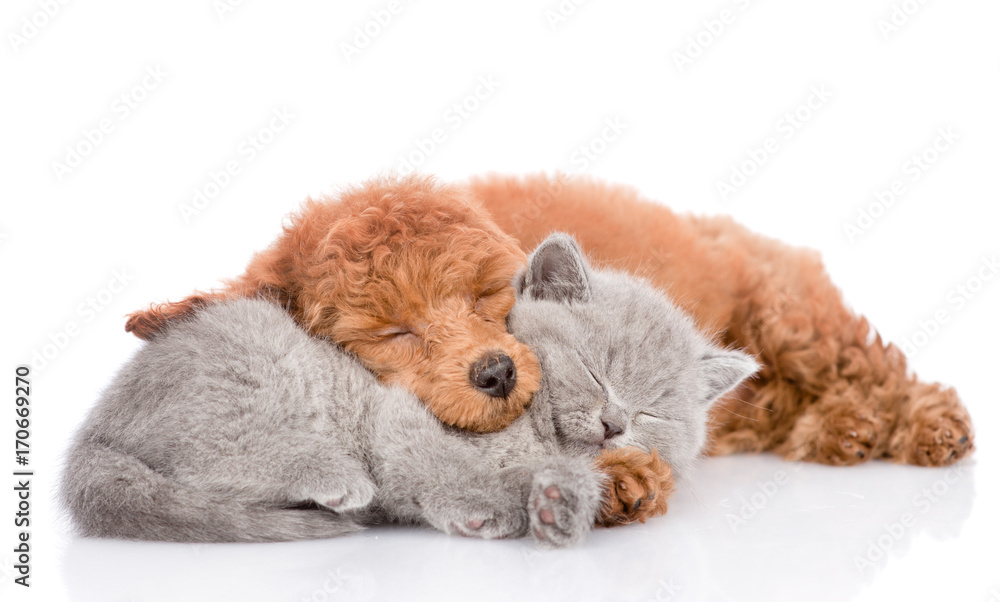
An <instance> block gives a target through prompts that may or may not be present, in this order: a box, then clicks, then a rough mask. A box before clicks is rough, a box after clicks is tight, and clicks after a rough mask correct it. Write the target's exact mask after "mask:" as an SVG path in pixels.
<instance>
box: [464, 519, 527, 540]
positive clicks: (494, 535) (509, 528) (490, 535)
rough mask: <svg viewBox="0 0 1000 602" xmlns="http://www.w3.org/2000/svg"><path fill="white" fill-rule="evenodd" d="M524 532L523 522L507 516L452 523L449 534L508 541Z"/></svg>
mask: <svg viewBox="0 0 1000 602" xmlns="http://www.w3.org/2000/svg"><path fill="white" fill-rule="evenodd" d="M522 531H523V526H522V523H521V521H518V520H517V519H516V518H514V517H511V516H505V515H494V514H491V515H482V516H480V515H475V516H469V517H465V518H463V519H461V520H455V521H452V522H451V524H450V525H449V528H448V529H446V532H447V533H450V534H455V535H461V536H463V537H479V538H482V539H507V538H508V537H517V535H518V534H519V533H520V532H522Z"/></svg>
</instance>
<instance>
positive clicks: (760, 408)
mask: <svg viewBox="0 0 1000 602" xmlns="http://www.w3.org/2000/svg"><path fill="white" fill-rule="evenodd" d="M736 401H738V402H740V403H745V404H746V405H748V406H750V407H751V408H757V409H758V410H764V411H765V412H771V413H772V414H773V413H774V410H772V409H771V408H765V407H764V406H759V405H757V404H755V403H750V402H749V401H743V400H742V399H740V398H739V397H737V398H736Z"/></svg>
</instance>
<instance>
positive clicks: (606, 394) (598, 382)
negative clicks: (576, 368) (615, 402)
mask: <svg viewBox="0 0 1000 602" xmlns="http://www.w3.org/2000/svg"><path fill="white" fill-rule="evenodd" d="M580 363H581V364H583V367H584V368H585V369H586V370H587V374H589V375H590V378H592V379H593V381H594V384H596V385H597V386H598V387H600V388H601V394H602V395H604V401H607V400H608V389H607V387H605V386H604V383H602V382H601V379H599V378H597V375H595V374H594V371H593V370H591V369H590V366H588V365H587V364H586V363H584V362H583V360H580Z"/></svg>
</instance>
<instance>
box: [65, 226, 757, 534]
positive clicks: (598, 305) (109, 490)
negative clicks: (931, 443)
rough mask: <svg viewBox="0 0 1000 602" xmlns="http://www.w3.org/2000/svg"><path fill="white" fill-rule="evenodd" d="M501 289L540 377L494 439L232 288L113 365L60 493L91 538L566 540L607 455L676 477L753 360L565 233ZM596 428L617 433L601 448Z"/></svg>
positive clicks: (591, 500)
mask: <svg viewBox="0 0 1000 602" xmlns="http://www.w3.org/2000/svg"><path fill="white" fill-rule="evenodd" d="M515 287H516V289H517V292H518V300H517V303H516V305H515V307H514V310H513V311H512V312H511V314H510V316H509V317H508V325H509V328H510V330H511V332H512V333H513V334H514V335H515V336H517V337H518V338H520V339H521V340H522V341H525V342H526V343H528V344H529V345H531V346H532V347H533V349H534V350H535V352H536V353H537V355H538V357H539V360H540V361H541V364H542V374H543V377H542V384H541V388H540V390H539V391H538V393H537V394H536V395H535V397H534V400H533V403H532V406H531V408H530V409H529V411H528V412H527V413H526V414H525V415H524V416H522V417H520V418H519V419H517V420H516V421H515V422H514V423H513V424H512V425H511V426H510V427H509V428H507V429H506V430H504V431H502V432H498V433H489V434H474V433H468V432H464V431H460V430H457V429H454V428H452V427H448V426H445V425H443V424H441V423H440V422H439V421H438V420H437V419H436V418H434V416H433V415H432V414H431V413H430V412H429V411H428V410H427V409H426V408H425V407H424V405H423V404H422V403H421V402H420V401H419V400H418V399H416V398H415V397H414V396H413V395H412V394H410V393H408V392H407V391H405V390H403V389H401V388H399V387H388V386H384V385H381V384H379V383H378V382H377V381H376V379H375V377H374V376H373V375H372V374H371V373H369V372H368V371H367V370H366V369H365V368H364V367H362V366H361V364H360V363H358V362H357V361H356V360H355V359H354V358H353V357H352V356H350V355H349V354H347V353H346V352H344V351H342V350H341V349H340V348H338V347H336V346H334V345H331V344H330V343H329V342H326V341H322V340H318V339H315V338H312V337H310V336H308V335H307V334H306V333H305V332H304V331H303V330H302V329H301V328H299V327H298V325H296V323H295V322H294V321H293V320H292V319H291V318H290V317H289V316H288V315H287V313H286V312H285V311H283V310H282V309H281V308H280V307H277V306H275V305H272V304H270V303H268V302H266V301H262V300H238V301H232V302H226V303H221V304H218V305H213V306H209V307H206V308H204V309H203V310H201V311H200V312H199V313H198V314H196V315H195V316H194V317H192V318H191V319H189V320H187V321H184V322H180V323H178V324H175V325H173V326H172V327H171V328H169V329H168V330H167V331H165V332H164V333H162V334H161V335H159V336H158V337H157V338H156V339H155V340H153V341H152V342H151V343H149V344H148V345H146V346H145V347H144V348H143V349H141V350H140V351H139V352H138V354H137V355H136V356H135V357H134V358H133V359H132V360H131V361H130V362H129V363H128V364H126V365H125V367H124V368H123V369H122V370H121V372H120V373H119V374H118V376H117V377H116V379H115V380H114V382H113V383H112V384H111V385H110V387H109V388H108V389H107V390H106V391H105V393H104V395H103V396H102V398H101V399H100V401H99V402H98V403H97V405H96V406H95V407H94V408H93V410H92V411H91V412H90V414H89V416H88V418H87V419H86V421H85V423H84V424H83V426H82V427H81V430H80V432H79V433H78V435H77V437H76V439H75V441H74V443H73V445H72V447H71V449H70V451H69V455H68V459H67V463H66V467H65V471H64V474H63V480H62V488H61V494H62V499H63V500H64V502H65V504H66V506H67V507H68V509H69V512H70V514H71V515H72V517H73V519H74V521H75V523H76V525H77V527H78V529H79V531H80V532H81V533H82V534H84V535H89V536H98V537H117V538H125V539H152V540H168V541H281V540H297V539H308V538H323V537H331V536H334V535H338V534H342V533H348V532H351V531H355V530H357V529H359V528H361V527H362V526H363V525H365V524H373V523H380V522H412V523H419V524H427V525H431V526H433V527H435V528H437V529H440V530H442V531H445V532H447V533H460V534H463V535H471V536H476V537H486V538H495V537H509V536H516V537H519V536H524V535H527V534H529V533H532V534H533V535H534V537H535V539H536V540H537V542H538V544H539V545H541V546H543V547H558V546H565V545H571V544H574V543H577V542H579V541H580V540H581V539H582V538H583V537H584V535H585V534H586V532H587V531H588V530H589V529H590V528H591V526H592V525H593V523H594V519H595V517H596V515H597V512H598V509H599V505H600V500H601V494H602V492H603V479H604V477H603V475H602V473H600V472H598V471H597V470H596V469H595V468H594V466H593V464H592V462H593V458H594V457H595V456H596V455H597V454H598V453H599V452H600V451H601V449H602V448H617V447H624V446H636V447H639V448H641V449H644V450H649V449H651V448H655V449H657V450H658V451H659V453H660V455H661V457H663V458H664V459H665V460H666V461H667V462H668V463H669V464H670V465H671V466H672V467H673V468H674V470H675V473H676V474H678V475H680V476H683V474H684V472H685V470H687V469H688V468H689V467H690V466H691V465H692V464H693V462H694V461H695V459H696V458H697V457H698V455H699V453H700V450H701V448H702V446H703V444H704V440H705V432H706V418H707V411H708V407H709V405H710V404H711V403H712V402H713V401H714V400H715V399H717V398H718V397H719V396H720V395H722V394H724V393H725V392H727V391H728V390H730V389H732V388H733V387H734V386H736V385H737V384H738V383H739V382H740V381H741V380H743V379H744V378H746V377H747V376H749V375H750V374H752V373H753V372H754V371H755V370H756V367H757V366H756V363H755V362H754V361H753V360H752V359H751V358H749V357H748V356H746V355H745V354H743V353H740V352H738V351H726V350H723V349H720V348H718V347H715V346H714V345H712V344H711V343H710V342H709V341H708V340H707V339H706V338H705V337H704V336H703V335H701V334H700V333H699V332H698V331H697V330H696V328H695V326H694V324H693V322H692V321H691V319H690V318H688V317H687V316H686V315H684V314H683V313H682V312H681V311H680V310H678V309H677V308H676V307H674V306H673V305H672V304H671V303H670V302H669V301H668V300H667V299H665V298H664V297H663V295H662V294H661V293H659V292H657V291H656V290H654V289H653V288H652V287H650V286H649V285H647V284H646V283H644V282H642V281H641V280H639V279H636V278H634V277H632V276H628V275H625V274H621V273H616V272H611V271H598V270H592V269H591V268H590V267H589V266H588V264H587V262H586V261H585V259H584V258H583V256H582V254H581V253H580V250H579V248H578V247H577V245H576V243H575V242H574V241H573V240H572V239H571V238H569V237H568V236H565V235H560V234H557V235H553V236H551V237H550V238H549V239H547V240H546V241H545V242H543V243H542V244H541V245H540V246H539V248H538V249H537V250H536V251H535V252H534V253H533V254H532V256H531V258H530V259H529V264H528V267H527V268H526V269H525V270H524V271H523V272H522V273H521V274H520V275H519V276H518V278H517V279H516V281H515ZM604 423H608V424H613V425H615V426H616V427H618V428H619V429H620V430H621V431H622V432H621V433H620V434H618V435H616V436H614V437H613V438H611V439H607V440H605V431H606V427H605V424H604ZM552 486H555V487H556V489H557V490H558V493H559V495H558V497H553V496H552V495H551V494H552V493H553V491H555V490H553V489H551V487H552ZM546 510H547V511H550V512H551V514H548V513H547V512H543V511H546ZM543 514H546V515H547V517H548V518H550V520H551V517H554V518H555V521H554V522H546V521H543V520H542V518H541V517H542V515H543Z"/></svg>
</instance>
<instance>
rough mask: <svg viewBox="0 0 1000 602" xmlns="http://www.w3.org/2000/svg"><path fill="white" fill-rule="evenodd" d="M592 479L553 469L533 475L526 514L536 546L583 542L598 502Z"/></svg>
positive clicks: (595, 482)
mask: <svg viewBox="0 0 1000 602" xmlns="http://www.w3.org/2000/svg"><path fill="white" fill-rule="evenodd" d="M596 477H597V475H595V474H575V473H574V472H573V471H561V470H559V469H556V468H549V469H545V470H542V471H540V472H538V473H537V474H535V478H534V481H533V482H532V485H531V493H530V494H529V496H528V515H529V517H530V520H531V532H532V534H533V535H534V536H535V541H536V542H537V543H538V545H539V546H541V547H543V548H561V547H566V546H571V545H575V544H578V543H580V542H581V541H582V540H583V538H584V536H585V535H586V534H587V531H589V530H590V528H591V527H592V526H593V523H594V514H595V512H596V510H597V505H598V503H599V484H598V482H597V478H596Z"/></svg>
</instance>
